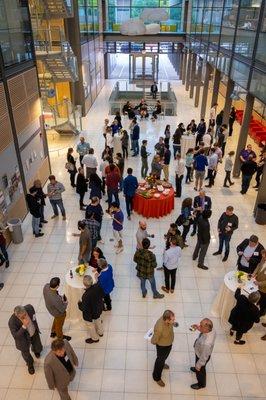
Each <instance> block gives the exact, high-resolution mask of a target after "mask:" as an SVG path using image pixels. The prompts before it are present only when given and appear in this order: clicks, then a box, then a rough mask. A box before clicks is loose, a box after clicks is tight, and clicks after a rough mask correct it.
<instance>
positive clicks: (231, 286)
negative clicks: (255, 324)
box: [211, 271, 258, 329]
mask: <svg viewBox="0 0 266 400" xmlns="http://www.w3.org/2000/svg"><path fill="white" fill-rule="evenodd" d="M236 272H237V271H229V272H227V273H226V274H225V276H224V281H223V283H222V285H221V287H220V289H219V291H218V293H217V296H216V297H215V300H214V302H213V304H212V307H211V314H212V315H213V316H214V317H220V319H221V324H222V326H223V327H224V328H225V329H226V328H229V326H230V325H229V323H228V318H229V315H230V312H231V310H232V308H233V307H234V306H235V304H236V299H235V296H234V294H235V291H236V289H237V287H238V285H239V283H238V281H237V277H236ZM257 290H258V287H257V286H256V285H255V284H254V282H253V280H250V281H248V280H247V281H245V284H243V287H242V288H241V293H242V294H244V295H246V296H248V295H249V294H250V293H251V292H256V291H257Z"/></svg>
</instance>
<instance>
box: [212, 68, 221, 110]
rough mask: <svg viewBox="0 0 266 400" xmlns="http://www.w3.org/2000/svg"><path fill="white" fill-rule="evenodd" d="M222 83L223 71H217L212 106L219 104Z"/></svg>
mask: <svg viewBox="0 0 266 400" xmlns="http://www.w3.org/2000/svg"><path fill="white" fill-rule="evenodd" d="M220 81H221V71H219V70H218V69H216V70H215V73H214V80H213V91H212V101H211V104H215V103H218V94H219V86H220Z"/></svg>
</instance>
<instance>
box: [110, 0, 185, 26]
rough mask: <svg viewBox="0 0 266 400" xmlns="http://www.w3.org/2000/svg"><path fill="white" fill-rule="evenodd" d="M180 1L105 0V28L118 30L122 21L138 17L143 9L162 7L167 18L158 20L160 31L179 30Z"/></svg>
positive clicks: (180, 18)
mask: <svg viewBox="0 0 266 400" xmlns="http://www.w3.org/2000/svg"><path fill="white" fill-rule="evenodd" d="M182 3H183V2H182V0H107V2H106V26H105V30H106V31H119V30H120V26H121V24H122V23H123V22H125V21H127V20H128V19H130V18H139V17H140V15H141V13H142V11H143V10H144V9H147V8H150V9H152V8H162V9H165V10H166V12H167V14H168V19H167V21H163V22H160V30H161V32H180V31H181V26H182V24H181V20H182ZM154 22H159V21H156V20H154Z"/></svg>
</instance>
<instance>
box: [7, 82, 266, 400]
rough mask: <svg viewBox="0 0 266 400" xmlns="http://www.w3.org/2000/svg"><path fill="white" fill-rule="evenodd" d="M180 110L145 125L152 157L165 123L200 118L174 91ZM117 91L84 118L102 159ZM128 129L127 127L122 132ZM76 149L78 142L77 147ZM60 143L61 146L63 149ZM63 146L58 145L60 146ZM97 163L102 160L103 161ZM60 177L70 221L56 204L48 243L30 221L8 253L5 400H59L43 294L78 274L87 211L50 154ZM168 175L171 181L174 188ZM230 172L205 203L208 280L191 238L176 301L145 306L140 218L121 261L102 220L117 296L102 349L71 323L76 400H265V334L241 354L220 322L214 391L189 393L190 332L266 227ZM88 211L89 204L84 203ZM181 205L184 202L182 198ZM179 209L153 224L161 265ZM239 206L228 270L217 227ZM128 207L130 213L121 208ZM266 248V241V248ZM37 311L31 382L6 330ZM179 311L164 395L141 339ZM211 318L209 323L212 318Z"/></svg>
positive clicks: (255, 334)
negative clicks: (243, 245)
mask: <svg viewBox="0 0 266 400" xmlns="http://www.w3.org/2000/svg"><path fill="white" fill-rule="evenodd" d="M175 89H176V94H177V98H178V99H179V103H178V117H175V118H174V117H167V118H165V119H164V120H161V121H158V122H154V123H153V122H151V121H148V122H141V139H143V138H144V137H145V138H147V140H148V148H149V150H150V151H151V152H153V148H154V144H155V143H156V142H157V140H158V137H159V136H160V135H162V134H163V132H164V127H165V125H166V124H167V123H169V124H171V127H172V132H173V131H174V128H175V126H176V125H177V123H178V122H180V120H181V116H182V119H183V122H184V123H185V124H187V123H188V122H189V121H190V119H191V118H192V117H195V118H196V119H197V120H198V118H199V111H198V110H197V109H194V108H193V106H192V102H191V100H189V99H188V98H187V94H184V90H183V88H182V87H181V86H180V85H179V84H176V85H175ZM110 91H111V83H110V82H107V83H106V86H105V87H104V89H103V90H102V92H101V94H100V96H99V98H98V99H97V101H96V102H95V104H94V105H93V107H92V109H91V111H90V112H89V114H88V116H87V117H86V119H85V121H84V122H85V128H86V130H87V140H88V141H89V142H90V144H91V145H92V146H93V147H94V148H95V152H96V154H97V156H98V157H99V155H100V152H101V150H102V148H103V136H102V125H103V119H104V118H105V117H106V116H107V112H108V104H107V100H106V99H108V97H109V94H110ZM127 125H128V121H125V126H127ZM237 134H238V127H236V129H235V132H234V135H233V137H232V138H229V140H228V145H227V149H226V150H231V149H234V148H235V145H236V138H237ZM75 140H77V138H76V139H75ZM60 143H61V142H60ZM60 143H59V145H60ZM99 159H100V157H99ZM51 161H52V168H53V173H55V175H56V176H57V178H58V180H59V181H61V182H63V183H64V184H65V186H66V192H65V193H64V203H65V208H66V211H67V221H66V222H64V221H62V219H60V218H59V219H58V220H57V221H55V220H51V219H50V217H51V215H52V209H51V207H50V204H49V202H48V201H47V206H46V209H45V213H46V216H47V219H48V220H49V223H48V224H46V225H45V227H44V233H45V235H44V236H43V237H42V238H40V239H35V238H33V237H32V232H31V224H30V218H27V219H26V220H25V222H24V224H23V231H24V242H23V243H22V244H20V245H12V246H10V248H9V253H10V259H11V263H10V268H9V269H8V270H5V271H3V269H2V271H1V280H3V281H4V282H5V287H4V289H3V290H2V291H1V292H0V310H1V311H0V400H26V399H27V400H36V399H38V398H41V399H43V400H50V399H53V400H57V399H58V395H57V393H54V392H53V391H49V390H48V389H47V385H46V382H45V379H44V374H43V359H44V356H45V354H46V353H47V352H48V351H49V344H50V338H49V330H50V326H51V319H50V317H49V315H48V314H47V312H46V309H45V306H44V302H43V298H42V287H43V285H44V284H45V283H46V282H48V281H49V279H50V278H51V277H52V276H60V278H61V279H62V282H64V276H65V273H66V271H67V270H68V268H69V266H70V265H75V264H76V260H77V253H78V240H77V238H74V237H72V236H71V233H72V232H76V231H77V228H76V224H77V220H78V219H79V218H82V217H83V212H80V211H79V207H78V197H77V195H76V194H75V192H74V190H73V189H72V188H71V186H70V183H69V176H68V174H67V172H66V171H65V169H64V165H65V161H66V160H65V154H63V151H62V152H61V153H60V155H59V156H58V154H57V153H55V152H53V153H52V154H51ZM128 166H132V167H133V169H134V173H135V174H136V175H137V176H140V160H139V159H136V158H131V157H130V158H129V159H128V161H127V163H126V167H128ZM173 172H174V170H173V167H172V166H171V181H172V182H174V175H173ZM222 182H223V165H220V166H219V173H218V176H217V180H216V182H215V187H214V188H212V189H211V190H208V192H207V194H208V195H210V196H211V197H212V200H213V204H214V207H213V216H212V219H211V236H212V237H211V245H210V248H209V251H208V255H207V258H206V265H208V266H209V270H208V271H202V270H200V269H198V268H197V267H196V262H194V261H192V256H191V254H192V251H193V248H194V245H195V237H194V238H191V237H189V240H188V244H189V247H188V248H187V249H185V250H184V251H183V253H182V261H181V263H180V268H179V272H178V277H177V288H176V291H175V293H174V294H169V295H166V296H165V298H164V299H163V300H153V299H152V295H151V291H150V288H148V295H147V298H146V299H142V297H141V293H140V288H139V281H138V279H137V278H136V271H135V265H134V263H133V262H132V257H133V254H134V251H135V246H136V245H135V232H136V230H137V226H138V221H139V219H140V217H139V216H138V215H133V217H132V221H127V220H126V222H125V229H124V242H125V244H126V246H125V249H124V252H123V253H121V254H119V255H115V254H114V251H113V248H112V243H111V242H109V238H111V237H112V229H111V224H110V219H109V218H107V217H105V218H104V223H103V228H102V233H103V237H104V239H105V245H103V246H102V249H103V252H104V254H105V256H106V257H107V260H108V261H109V262H110V263H111V264H112V265H113V268H114V273H115V285H116V287H115V290H114V292H113V295H112V298H113V310H112V312H108V313H105V314H104V329H105V332H104V337H103V338H102V339H101V340H100V342H99V343H97V344H94V345H87V344H85V342H84V339H85V338H86V337H87V334H86V329H85V328H84V327H83V326H80V325H77V324H75V323H72V322H71V321H67V322H66V325H65V330H66V332H67V333H69V334H70V335H71V336H72V338H73V340H72V342H71V343H72V345H73V346H74V348H75V350H76V351H77V353H78V357H79V368H78V373H77V376H76V378H75V380H74V382H73V383H72V384H71V398H72V400H192V399H201V400H218V399H219V400H237V399H238V400H240V399H242V400H254V398H262V399H266V346H265V342H262V341H261V340H260V336H262V334H264V333H265V329H264V328H262V326H261V324H257V325H256V326H255V327H254V329H253V330H252V331H251V332H250V333H249V334H248V335H246V339H247V343H246V345H245V346H235V345H234V344H233V341H232V338H230V336H229V334H228V332H225V331H224V329H223V328H222V327H221V325H220V322H219V319H217V318H212V319H213V321H214V325H215V328H216V330H217V334H218V335H217V340H216V344H215V348H214V353H213V356H212V359H211V362H209V364H208V367H207V370H208V376H207V387H206V388H205V389H203V390H201V391H198V392H197V393H195V392H194V391H193V390H192V389H190V384H191V383H194V382H195V377H194V376H193V374H192V373H191V372H189V367H190V365H192V363H193V342H194V340H195V336H196V335H195V333H192V332H190V331H189V326H190V325H191V323H193V322H198V321H199V319H200V318H202V317H203V316H210V313H209V310H210V306H211V304H212V302H213V299H214V297H215V295H216V293H217V290H218V288H219V287H220V285H221V283H222V281H223V276H224V274H225V272H226V271H228V270H232V269H234V268H235V265H236V252H235V246H236V245H237V244H238V243H239V242H240V241H241V240H242V239H244V238H245V237H247V236H249V235H250V234H251V233H255V234H257V235H258V236H259V237H260V239H261V241H262V242H263V237H264V238H265V228H264V227H261V226H258V225H256V224H255V223H254V219H253V216H252V209H253V204H254V201H255V195H256V192H255V191H254V189H250V190H249V192H248V193H247V195H245V196H244V197H243V196H242V195H241V194H240V193H239V191H240V183H239V180H236V184H235V185H234V186H233V188H232V189H225V188H222V187H221V186H222ZM194 195H195V192H194V191H193V187H192V186H191V185H184V189H183V195H182V198H184V197H187V196H192V197H193V196H194ZM85 200H86V202H88V197H87V198H86V199H85ZM181 200H182V199H181ZM181 200H179V199H176V200H175V210H174V211H173V212H172V213H171V215H169V216H167V217H165V218H163V219H159V220H153V219H150V220H148V221H147V222H148V230H149V231H150V232H151V233H154V234H155V239H153V244H155V245H156V248H155V253H156V256H157V260H158V263H159V265H160V264H161V258H162V257H161V256H162V251H163V240H162V239H163V234H164V233H165V232H166V231H167V229H168V226H169V223H170V222H172V221H174V220H175V219H176V217H177V216H178V213H179V210H180V204H181ZM229 204H231V205H233V206H234V207H235V212H236V214H237V215H238V216H239V220H240V225H239V229H238V230H237V231H236V232H235V234H234V235H233V238H232V241H231V253H230V256H229V259H228V261H227V262H226V263H222V262H221V259H220V258H219V257H214V256H212V253H213V251H215V250H216V249H217V220H218V217H219V216H220V214H221V213H222V212H223V211H224V209H225V207H226V206H227V205H229ZM122 208H123V209H125V206H124V200H123V199H122ZM265 244H266V243H265V242H264V245H265ZM156 280H157V285H158V287H160V286H161V285H162V283H163V275H162V272H161V271H156ZM27 303H31V304H33V305H34V307H35V309H36V311H37V319H38V321H39V324H40V328H41V332H42V335H41V337H42V341H43V344H44V346H45V349H44V352H43V354H42V357H41V359H40V360H37V361H36V362H35V366H36V374H35V375H34V376H30V375H28V373H27V369H26V367H25V364H24V361H23V360H22V358H21V356H20V354H19V353H18V351H17V350H16V349H15V346H14V341H13V339H12V337H11V335H10V333H9V331H8V328H7V321H8V318H9V316H10V314H11V313H12V310H13V308H14V306H16V305H17V304H27ZM167 308H170V309H172V310H173V311H174V312H175V314H176V316H177V320H178V322H179V327H178V328H177V329H176V330H175V332H176V333H175V341H174V345H173V351H172V353H171V356H170V359H169V365H170V370H169V371H165V372H164V373H163V378H164V380H165V382H166V387H165V388H160V387H159V386H158V385H157V384H155V383H154V382H153V380H152V377H151V370H152V367H153V363H154V360H155V349H154V347H153V346H152V345H150V344H147V342H146V341H145V340H144V339H143V336H144V333H145V332H146V331H147V329H148V328H150V327H152V326H153V324H154V322H155V321H156V319H157V318H158V317H159V316H160V315H161V314H162V312H163V311H164V310H165V309H167ZM210 317H211V316H210Z"/></svg>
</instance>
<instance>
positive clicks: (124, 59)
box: [105, 53, 179, 81]
mask: <svg viewBox="0 0 266 400" xmlns="http://www.w3.org/2000/svg"><path fill="white" fill-rule="evenodd" d="M105 56H106V57H107V78H108V79H126V80H130V78H134V74H133V72H134V71H133V68H132V61H131V69H130V57H132V56H133V54H121V53H120V54H119V53H108V54H106V55H105ZM138 56H141V54H138ZM152 56H156V57H157V60H156V62H155V66H154V67H153V63H152V58H151V57H148V55H146V57H145V66H144V68H143V61H142V60H141V57H137V58H136V64H135V78H138V77H141V79H142V80H143V78H142V76H143V74H144V76H145V78H144V79H145V80H146V79H147V80H152V81H154V80H155V81H158V80H163V81H172V80H178V79H179V77H178V54H169V55H168V54H152ZM153 74H155V76H154V75H153Z"/></svg>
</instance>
